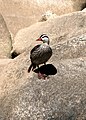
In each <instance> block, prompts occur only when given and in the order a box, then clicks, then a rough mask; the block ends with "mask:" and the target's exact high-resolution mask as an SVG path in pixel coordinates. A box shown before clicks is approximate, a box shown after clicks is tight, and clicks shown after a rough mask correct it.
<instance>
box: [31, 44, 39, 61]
mask: <svg viewBox="0 0 86 120" xmlns="http://www.w3.org/2000/svg"><path fill="white" fill-rule="evenodd" d="M39 49H40V45H36V46H35V47H34V48H33V49H32V50H31V52H30V59H33V58H35V57H37V54H38V51H39Z"/></svg>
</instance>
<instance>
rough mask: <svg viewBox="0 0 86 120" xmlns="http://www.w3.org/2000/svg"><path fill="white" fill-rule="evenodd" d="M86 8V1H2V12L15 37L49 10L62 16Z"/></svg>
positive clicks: (0, 5) (0, 4)
mask: <svg viewBox="0 0 86 120" xmlns="http://www.w3.org/2000/svg"><path fill="white" fill-rule="evenodd" d="M85 7H86V0H32V1H29V0H22V1H20V0H11V1H9V0H0V11H1V13H2V14H3V15H4V18H5V20H6V22H7V25H8V27H9V30H10V31H11V33H12V34H13V36H14V35H15V34H16V33H17V31H18V30H19V29H21V28H24V27H27V26H30V25H31V24H33V23H35V22H37V21H38V20H39V19H40V18H41V16H42V14H44V13H45V12H46V11H48V10H50V11H52V12H53V13H55V14H57V15H62V14H68V13H71V12H75V11H81V10H82V9H84V8H85Z"/></svg>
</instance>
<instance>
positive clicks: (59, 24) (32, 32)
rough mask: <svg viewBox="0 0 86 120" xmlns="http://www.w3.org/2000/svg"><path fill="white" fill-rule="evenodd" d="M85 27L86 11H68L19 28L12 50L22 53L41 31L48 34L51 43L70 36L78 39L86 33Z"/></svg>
mask: <svg viewBox="0 0 86 120" xmlns="http://www.w3.org/2000/svg"><path fill="white" fill-rule="evenodd" d="M85 27H86V12H75V13H70V14H67V15H63V16H58V17H56V18H53V19H49V20H48V21H46V22H38V23H36V24H34V25H32V26H30V27H27V28H24V29H22V30H20V31H19V32H18V33H17V34H16V36H15V38H14V44H13V51H16V52H17V53H22V52H23V51H24V50H25V49H27V48H28V47H29V46H30V45H32V43H33V44H35V43H34V41H35V40H36V38H38V37H39V36H40V34H42V33H46V34H48V35H49V37H50V40H51V42H52V43H53V42H54V43H55V41H58V42H60V41H65V40H67V39H69V40H68V41H70V40H71V38H74V37H75V38H74V39H78V37H80V36H81V37H82V36H83V34H84V35H85V34H86V33H85ZM78 31H79V34H78ZM75 34H76V35H75ZM74 35H75V36H74ZM36 44H37V42H36Z"/></svg>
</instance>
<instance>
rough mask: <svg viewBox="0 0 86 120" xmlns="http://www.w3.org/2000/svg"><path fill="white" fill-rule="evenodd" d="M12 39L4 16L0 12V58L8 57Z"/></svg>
mask: <svg viewBox="0 0 86 120" xmlns="http://www.w3.org/2000/svg"><path fill="white" fill-rule="evenodd" d="M11 49H12V40H11V35H10V32H9V31H8V28H7V25H6V23H5V21H4V18H3V17H2V15H1V14H0V58H10V57H11Z"/></svg>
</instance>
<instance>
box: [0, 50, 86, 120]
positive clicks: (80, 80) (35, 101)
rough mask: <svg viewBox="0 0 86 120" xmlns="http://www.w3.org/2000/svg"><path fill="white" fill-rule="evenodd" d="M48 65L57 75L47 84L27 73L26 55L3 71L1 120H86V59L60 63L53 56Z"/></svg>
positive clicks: (67, 60) (0, 100) (65, 60)
mask: <svg viewBox="0 0 86 120" xmlns="http://www.w3.org/2000/svg"><path fill="white" fill-rule="evenodd" d="M48 63H51V64H53V65H54V66H55V67H56V68H57V74H56V75H54V76H50V78H49V79H46V80H43V79H38V78H37V74H36V73H33V72H31V73H28V72H27V69H28V65H29V60H28V55H27V53H26V52H25V53H23V54H22V55H20V56H19V57H17V58H16V59H14V60H12V61H11V62H10V63H9V64H7V65H5V67H3V70H2V72H1V73H0V80H1V81H0V96H1V97H0V119H1V120H4V119H6V120H8V119H13V120H19V119H24V120H28V119H29V120H36V119H37V120H57V119H62V120H69V119H74V120H76V119H78V120H81V119H83V120H85V119H86V108H85V106H86V95H85V94H86V92H85V91H86V57H85V58H77V59H64V60H60V62H57V59H56V55H54V54H53V57H52V58H51V59H50V61H49V62H48ZM8 69H9V70H8Z"/></svg>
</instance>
